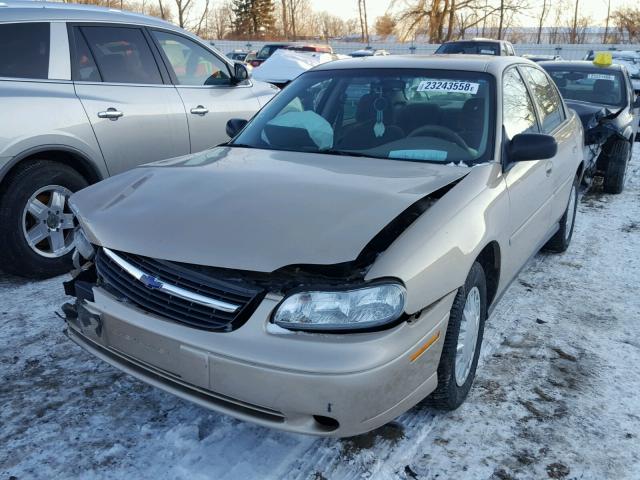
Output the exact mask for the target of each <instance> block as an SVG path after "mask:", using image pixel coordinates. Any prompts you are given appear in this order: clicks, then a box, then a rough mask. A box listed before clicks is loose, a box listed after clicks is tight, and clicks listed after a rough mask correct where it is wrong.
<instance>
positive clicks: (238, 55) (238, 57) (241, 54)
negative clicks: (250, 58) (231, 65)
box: [226, 50, 249, 62]
mask: <svg viewBox="0 0 640 480" xmlns="http://www.w3.org/2000/svg"><path fill="white" fill-rule="evenodd" d="M248 53H249V52H248V51H246V50H234V51H233V52H227V54H226V55H227V58H228V59H230V60H235V61H238V62H244V61H245V58H247V54H248Z"/></svg>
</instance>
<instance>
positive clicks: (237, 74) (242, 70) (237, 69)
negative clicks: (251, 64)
mask: <svg viewBox="0 0 640 480" xmlns="http://www.w3.org/2000/svg"><path fill="white" fill-rule="evenodd" d="M248 79H249V70H247V66H246V65H245V64H244V63H242V62H235V63H234V64H233V80H234V81H235V82H236V83H241V82H244V81H245V80H248Z"/></svg>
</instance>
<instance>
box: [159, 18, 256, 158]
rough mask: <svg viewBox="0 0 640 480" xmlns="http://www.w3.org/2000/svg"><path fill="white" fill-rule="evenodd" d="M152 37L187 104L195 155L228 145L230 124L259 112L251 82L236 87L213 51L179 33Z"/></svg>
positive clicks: (227, 66) (227, 68)
mask: <svg viewBox="0 0 640 480" xmlns="http://www.w3.org/2000/svg"><path fill="white" fill-rule="evenodd" d="M151 34H152V36H153V38H154V39H155V40H156V42H157V43H158V46H159V47H160V50H161V51H162V54H163V57H164V60H165V63H167V67H168V69H169V73H170V75H171V77H172V79H173V82H174V83H175V86H176V89H177V90H178V93H179V94H180V97H181V98H182V102H183V103H184V108H185V111H186V114H187V121H188V123H189V136H190V139H191V152H192V153H193V152H199V151H202V150H206V149H208V148H212V147H215V146H216V145H219V144H220V143H223V142H226V141H228V140H229V137H228V136H227V133H226V125H227V120H229V119H230V118H244V119H249V118H251V117H252V116H253V115H254V113H255V112H257V111H258V110H259V109H260V103H259V102H258V99H257V97H256V95H255V94H254V91H253V88H252V85H251V82H250V81H246V82H242V83H240V84H234V83H233V82H232V81H231V71H230V68H229V65H228V64H227V62H225V61H224V60H222V59H221V58H218V57H217V56H216V55H215V54H214V53H213V52H212V51H210V50H208V49H206V48H204V47H203V46H202V45H199V44H198V43H197V42H195V41H193V40H191V39H189V38H187V37H184V36H182V35H179V34H176V33H172V32H167V31H165V30H152V31H151Z"/></svg>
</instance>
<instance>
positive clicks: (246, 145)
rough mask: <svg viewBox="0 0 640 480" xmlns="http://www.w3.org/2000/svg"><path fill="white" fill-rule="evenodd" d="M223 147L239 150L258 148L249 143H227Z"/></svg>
mask: <svg viewBox="0 0 640 480" xmlns="http://www.w3.org/2000/svg"><path fill="white" fill-rule="evenodd" d="M223 145H225V146H227V147H238V148H258V147H255V146H253V145H249V144H248V143H227V144H223Z"/></svg>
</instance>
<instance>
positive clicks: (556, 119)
mask: <svg viewBox="0 0 640 480" xmlns="http://www.w3.org/2000/svg"><path fill="white" fill-rule="evenodd" d="M522 69H523V70H524V72H525V75H526V76H527V77H528V79H529V85H530V86H531V90H532V92H533V97H534V99H535V101H536V103H537V104H538V109H539V110H540V116H541V118H540V123H541V125H542V131H543V132H544V133H551V132H552V131H553V130H555V129H556V128H557V127H558V125H560V124H561V123H562V122H563V121H564V119H565V116H564V110H563V108H562V101H561V100H560V95H559V94H558V91H557V90H556V88H555V87H554V86H553V84H552V83H551V81H550V80H549V78H548V77H547V75H546V74H545V73H544V72H542V71H540V70H538V69H537V68H531V67H522Z"/></svg>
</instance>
